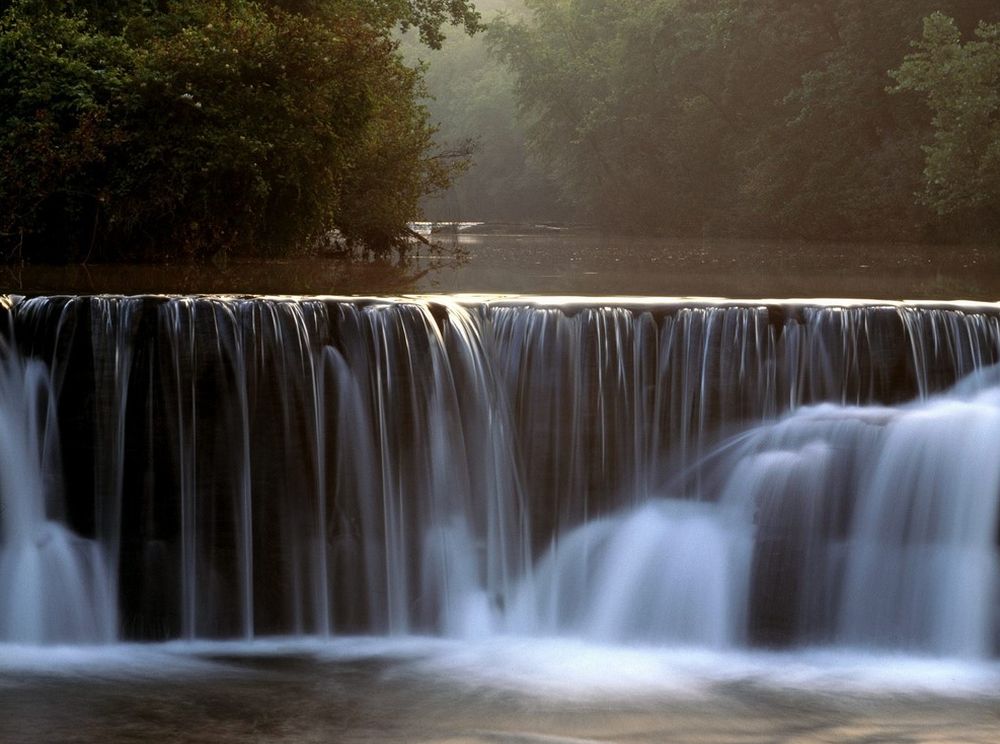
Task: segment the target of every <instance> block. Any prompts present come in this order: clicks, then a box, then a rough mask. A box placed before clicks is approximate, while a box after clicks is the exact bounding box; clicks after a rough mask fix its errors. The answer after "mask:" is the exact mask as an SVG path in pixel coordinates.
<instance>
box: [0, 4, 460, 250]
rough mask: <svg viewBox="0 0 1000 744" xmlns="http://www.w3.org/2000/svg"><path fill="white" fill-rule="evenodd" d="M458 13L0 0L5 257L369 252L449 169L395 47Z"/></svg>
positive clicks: (433, 31) (396, 231)
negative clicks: (327, 245)
mask: <svg viewBox="0 0 1000 744" xmlns="http://www.w3.org/2000/svg"><path fill="white" fill-rule="evenodd" d="M450 25H457V26H458V27H459V28H460V29H461V30H462V32H466V31H467V32H472V31H476V30H478V28H479V17H478V14H477V13H476V12H475V10H474V8H473V7H472V5H471V3H468V2H466V1H465V0H448V2H443V1H442V0H264V1H262V2H250V1H249V0H170V1H167V0H113V1H112V0H13V2H11V1H10V0H5V1H4V2H2V3H0V173H2V178H0V249H2V251H3V253H4V254H5V255H6V257H7V258H8V260H29V261H86V260H94V261H100V260H159V261H162V260H171V259H175V258H204V257H209V256H218V255H223V256H225V255H255V256H274V255H285V254H288V253H299V252H304V251H315V250H317V249H318V248H319V247H321V246H323V244H324V242H330V241H332V240H336V242H337V243H339V244H342V245H350V246H360V247H361V250H363V251H365V252H376V253H378V252H385V251H387V250H389V249H391V247H392V245H393V244H394V243H396V242H397V241H398V240H399V239H400V236H401V235H403V234H404V233H405V230H406V225H407V222H408V221H409V220H412V219H414V217H415V216H416V214H417V213H418V201H419V199H420V198H421V197H423V196H424V195H425V194H427V193H428V192H430V191H433V190H435V189H438V188H441V187H442V186H444V185H446V184H447V183H448V181H449V178H450V175H451V173H452V172H453V171H454V169H455V168H456V167H460V166H461V165H462V164H463V162H464V161H463V160H462V159H461V158H460V157H459V158H449V157H448V154H447V153H439V152H438V151H437V150H436V149H435V146H434V143H433V140H432V137H433V131H434V130H433V128H432V127H431V125H430V122H429V119H428V113H427V110H426V109H425V108H424V106H423V105H422V104H421V98H422V96H423V88H422V82H421V77H420V72H419V71H418V70H417V69H414V68H412V67H409V66H407V65H406V64H404V63H403V61H402V59H401V57H400V56H399V54H398V51H397V48H398V41H397V38H396V35H397V33H398V31H399V30H400V29H408V28H409V29H413V30H415V32H416V34H417V35H418V36H419V39H420V41H421V43H424V44H427V45H429V46H438V45H440V43H441V41H442V39H443V31H442V28H443V27H445V26H450Z"/></svg>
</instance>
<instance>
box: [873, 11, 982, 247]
mask: <svg viewBox="0 0 1000 744" xmlns="http://www.w3.org/2000/svg"><path fill="white" fill-rule="evenodd" d="M916 48H917V51H916V52H914V53H912V54H910V55H908V56H907V57H906V60H905V61H904V62H903V64H902V65H900V66H899V68H898V69H896V70H894V71H893V73H892V75H893V77H895V79H896V81H897V83H898V85H897V86H896V87H895V88H894V90H895V91H896V92H901V91H915V92H917V93H920V94H923V96H924V98H925V100H926V102H927V104H928V106H929V107H930V109H931V111H932V112H933V120H932V126H933V132H934V134H933V142H932V143H931V144H929V145H927V146H925V148H924V151H925V154H926V163H925V168H924V190H923V194H922V199H923V201H924V203H926V204H928V205H929V206H930V207H931V208H933V209H934V210H935V211H936V212H937V213H938V214H941V215H951V214H957V215H963V216H965V217H967V218H968V217H970V216H971V217H972V218H973V219H974V220H985V221H987V222H988V224H991V225H992V226H994V227H995V226H996V225H997V224H998V222H1000V23H980V24H979V25H978V27H977V28H976V30H975V37H974V39H970V40H968V41H965V42H964V43H963V41H962V33H961V30H960V29H959V27H958V25H957V23H956V22H955V20H954V19H952V18H950V17H948V16H946V15H944V14H943V13H934V14H933V15H930V16H928V17H927V19H926V20H925V21H924V31H923V37H922V38H921V40H920V41H918V42H917V43H916Z"/></svg>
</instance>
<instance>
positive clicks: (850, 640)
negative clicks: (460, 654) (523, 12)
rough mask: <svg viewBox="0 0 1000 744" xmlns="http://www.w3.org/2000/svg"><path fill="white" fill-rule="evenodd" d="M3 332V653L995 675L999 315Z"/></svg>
mask: <svg viewBox="0 0 1000 744" xmlns="http://www.w3.org/2000/svg"><path fill="white" fill-rule="evenodd" d="M4 315H5V318H6V319H7V320H8V321H9V326H10V329H9V331H7V333H6V335H5V336H4V338H5V340H4V342H3V346H2V348H0V376H2V379H0V416H2V417H3V423H4V426H3V429H4V431H3V434H2V440H0V450H2V451H0V458H2V459H0V465H2V472H0V496H2V502H0V503H2V505H3V511H2V513H0V608H2V609H0V641H29V642H36V643H47V642H57V641H66V642H79V641H109V640H115V639H122V640H125V639H162V638H186V639H195V638H255V637H259V636H265V635H279V634H280V635H295V636H299V635H310V636H321V637H322V636H328V635H333V634H348V633H373V634H394V635H400V634H413V633H431V634H443V635H449V636H455V637H464V638H482V637H489V636H491V635H494V634H498V633H506V634H519V635H524V634H527V635H544V636H573V637H578V638H583V639H589V640H594V641H599V642H602V643H626V644H627V643H641V644H657V645H679V644H680V645H696V646H712V647H730V648H731V647H742V646H747V645H765V646H769V645H791V644H813V645H816V644H818V645H836V646H857V647H878V648H892V649H903V650H908V651H919V652H928V653H936V654H943V655H953V656H966V657H989V656H992V655H994V654H996V653H997V651H998V632H1000V625H998V621H1000V618H998V617H997V604H998V600H1000V595H998V587H997V586H996V576H997V568H998V566H997V560H998V557H997V542H998V539H997V533H998V521H1000V514H998V512H997V508H998V500H1000V495H998V494H1000V464H998V463H1000V457H998V455H1000V450H998V445H997V444H996V443H997V442H998V441H1000V436H998V435H1000V374H998V373H996V371H995V370H996V367H995V366H994V365H996V364H997V363H998V362H1000V308H998V307H996V306H993V305H979V306H921V305H914V304H898V305H889V304H860V303H859V304H844V305H822V304H816V305H809V304H802V305H792V304H784V305H782V304H764V303H710V302H678V301H662V302H658V301H652V300H651V301H619V302H614V303H612V302H604V301H601V300H594V301H590V302H576V303H557V302H554V301H551V302H546V301H542V300H537V301H532V300H496V301H476V300H472V299H468V300H466V299H461V298H443V297H442V298H430V299H426V300H424V299H405V300H388V299H336V298H310V299H293V298H273V299H268V298H257V299H234V298H213V297H204V298H165V297H139V298H124V297H94V298H88V297H76V298H66V297H53V298H44V297H41V298H32V299H24V298H10V299H9V300H8V301H7V302H6V304H5V306H4Z"/></svg>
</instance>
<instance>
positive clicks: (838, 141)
mask: <svg viewBox="0 0 1000 744" xmlns="http://www.w3.org/2000/svg"><path fill="white" fill-rule="evenodd" d="M526 4H527V6H528V7H529V9H530V11H531V16H530V18H528V19H526V20H524V19H521V20H508V21H506V22H501V23H498V24H495V25H494V26H493V27H492V28H491V29H490V31H489V34H490V36H491V39H492V41H493V43H494V44H495V46H496V48H497V50H498V51H499V53H500V54H501V55H502V56H503V58H504V59H505V61H506V62H507V63H508V64H509V65H510V66H511V68H512V69H513V70H514V72H515V74H516V76H517V83H516V91H517V96H518V100H519V104H520V108H521V111H522V115H523V117H524V122H525V127H526V130H527V133H528V138H529V143H530V145H531V147H532V149H533V151H534V152H535V154H536V155H537V156H538V157H540V158H542V159H544V161H545V162H546V163H547V164H548V165H549V167H550V168H551V169H552V170H553V171H554V172H555V173H557V174H558V178H557V180H558V181H559V182H560V183H561V184H563V186H564V188H565V190H566V198H567V199H570V200H573V201H574V202H575V203H576V204H577V205H578V208H579V212H580V214H581V215H582V216H584V217H585V218H589V219H592V220H595V221H598V222H600V223H602V224H604V225H606V226H611V227H615V228H625V229H632V230H637V231H643V232H669V233H688V234H705V233H711V234H742V235H747V234H761V235H772V236H788V237H796V238H803V237H804V238H834V239H840V238H869V239H883V240H884V239H914V238H929V237H935V236H936V235H937V234H939V233H940V231H941V230H943V229H946V227H947V226H945V225H944V224H943V223H941V221H940V220H939V219H938V218H937V217H936V215H935V214H934V213H933V212H932V211H930V210H928V209H926V207H924V206H923V205H922V204H919V203H916V200H915V199H914V197H913V194H914V192H915V191H916V190H918V189H919V188H920V180H921V173H920V170H921V149H920V147H921V143H922V142H923V141H924V140H925V138H926V137H927V134H928V124H929V123H928V122H927V121H926V117H924V116H923V115H922V113H921V109H920V104H919V101H917V100H915V99H914V98H911V97H904V96H890V95H889V94H888V93H887V90H886V89H887V87H888V86H889V85H890V84H891V82H892V80H891V78H890V77H889V74H888V70H890V69H891V68H893V67H895V66H897V65H898V64H899V62H900V60H901V59H902V58H903V57H904V55H905V54H906V52H907V49H908V44H909V41H910V40H911V39H913V38H915V37H916V36H917V35H918V34H919V32H920V26H921V22H922V19H923V18H924V17H925V16H926V15H927V14H928V13H930V12H932V11H934V10H936V9H940V8H944V9H946V10H950V11H953V12H955V13H959V12H960V13H961V14H962V23H969V22H970V20H971V19H991V18H997V17H998V16H1000V8H998V7H997V6H996V4H995V3H994V2H987V1H986V0H884V2H880V3H872V2H870V1H869V0H829V2H822V3H819V2H815V0H753V1H751V0H527V3H526Z"/></svg>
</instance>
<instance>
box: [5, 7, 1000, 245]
mask: <svg viewBox="0 0 1000 744" xmlns="http://www.w3.org/2000/svg"><path fill="white" fill-rule="evenodd" d="M0 176H2V177H0V253H2V255H3V256H4V257H6V259H7V260H13V261H25V260H26V261H90V260H92V261H109V260H172V259H177V258H204V257H210V256H217V255H224V256H225V255H239V256H279V255H288V254H296V253H315V252H317V251H320V250H342V249H346V250H348V251H353V252H354V253H355V254H356V255H375V254H379V255H382V254H385V253H387V252H391V251H393V250H395V249H396V248H397V247H398V246H400V245H402V244H404V243H405V240H406V238H407V236H408V235H409V232H408V230H409V228H408V225H409V223H411V222H412V221H413V220H416V219H419V218H420V217H421V216H422V215H423V214H426V215H427V216H428V217H429V218H431V219H438V220H444V219H449V220H493V221H508V222H539V221H548V222H561V223H575V224H584V225H591V226H596V227H599V228H603V229H607V230H614V231H621V232H628V233H636V234H651V235H677V236H692V235H693V236H735V237H777V238H791V239H799V240H871V241H892V242H895V241H923V242H984V241H991V240H993V239H994V237H995V235H996V234H997V230H998V229H1000V6H998V5H997V3H996V2H995V0H883V2H879V3H871V2H867V1H866V0H822V1H819V0H485V1H484V2H480V3H476V4H473V3H472V2H469V0H259V1H256V2H255V1H253V0H221V1H213V0H114V1H113V2H102V1H100V0H3V1H2V2H0ZM449 187H450V188H449ZM435 195H436V196H435Z"/></svg>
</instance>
